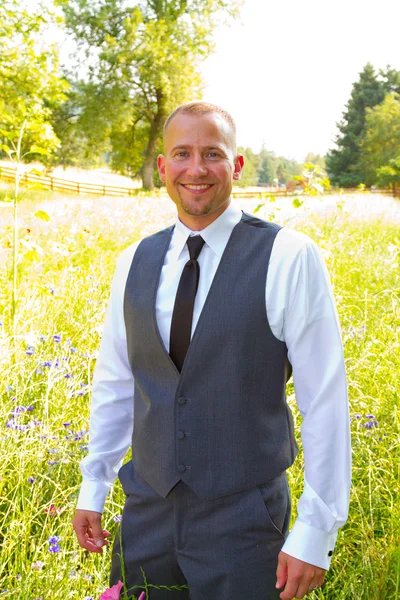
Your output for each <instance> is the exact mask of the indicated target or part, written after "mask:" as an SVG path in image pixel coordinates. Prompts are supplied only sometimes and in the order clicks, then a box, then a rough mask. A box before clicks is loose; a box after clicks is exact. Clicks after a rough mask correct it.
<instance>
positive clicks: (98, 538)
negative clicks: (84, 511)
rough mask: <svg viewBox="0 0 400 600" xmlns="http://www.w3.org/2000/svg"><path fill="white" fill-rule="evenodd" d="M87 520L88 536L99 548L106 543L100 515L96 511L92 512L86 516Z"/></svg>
mask: <svg viewBox="0 0 400 600" xmlns="http://www.w3.org/2000/svg"><path fill="white" fill-rule="evenodd" d="M88 521H89V531H88V533H89V538H90V539H91V540H93V542H94V544H95V545H96V546H97V547H98V548H101V547H102V546H105V545H106V540H105V539H104V535H103V529H102V527H101V515H99V514H98V513H93V514H91V515H89V516H88Z"/></svg>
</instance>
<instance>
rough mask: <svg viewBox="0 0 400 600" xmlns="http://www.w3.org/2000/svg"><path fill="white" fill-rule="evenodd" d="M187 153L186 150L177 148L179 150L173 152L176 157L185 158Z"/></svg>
mask: <svg viewBox="0 0 400 600" xmlns="http://www.w3.org/2000/svg"><path fill="white" fill-rule="evenodd" d="M188 155H189V153H188V152H187V151H186V150H179V152H177V153H176V154H175V156H177V157H178V158H186V156H188Z"/></svg>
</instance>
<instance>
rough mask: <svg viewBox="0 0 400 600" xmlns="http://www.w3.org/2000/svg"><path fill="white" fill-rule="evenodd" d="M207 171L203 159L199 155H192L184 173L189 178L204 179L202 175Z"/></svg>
mask: <svg viewBox="0 0 400 600" xmlns="http://www.w3.org/2000/svg"><path fill="white" fill-rule="evenodd" d="M207 172H208V169H207V165H206V163H205V161H204V159H203V157H202V156H199V155H195V154H194V155H193V156H192V158H191V160H190V163H189V164H188V166H187V170H186V173H187V175H189V176H190V177H193V178H195V177H204V175H207Z"/></svg>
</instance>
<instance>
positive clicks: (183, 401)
mask: <svg viewBox="0 0 400 600" xmlns="http://www.w3.org/2000/svg"><path fill="white" fill-rule="evenodd" d="M178 404H186V398H185V397H184V396H181V397H180V398H178Z"/></svg>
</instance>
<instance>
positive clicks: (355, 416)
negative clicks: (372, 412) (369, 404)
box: [354, 414, 362, 419]
mask: <svg viewBox="0 0 400 600" xmlns="http://www.w3.org/2000/svg"><path fill="white" fill-rule="evenodd" d="M354 418H355V419H362V415H359V414H356V415H354Z"/></svg>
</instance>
